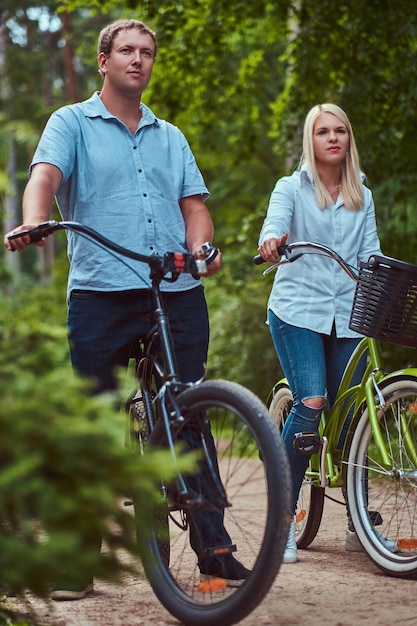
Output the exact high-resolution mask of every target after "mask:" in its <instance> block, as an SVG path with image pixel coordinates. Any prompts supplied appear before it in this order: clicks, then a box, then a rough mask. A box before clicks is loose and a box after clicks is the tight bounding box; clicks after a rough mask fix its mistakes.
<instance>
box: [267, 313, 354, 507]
mask: <svg viewBox="0 0 417 626" xmlns="http://www.w3.org/2000/svg"><path fill="white" fill-rule="evenodd" d="M268 321H269V327H270V331H271V335H272V340H273V342H274V346H275V350H276V352H277V355H278V358H279V361H280V363H281V367H282V369H283V372H284V375H285V377H286V379H287V380H288V384H289V387H290V389H291V392H292V395H293V406H292V409H291V411H290V414H289V416H288V419H287V421H286V422H285V426H284V429H283V432H282V437H283V441H284V444H285V448H286V450H287V453H288V458H289V462H290V469H291V476H292V483H293V485H292V486H293V505H294V512H295V510H296V506H297V500H298V494H299V491H300V488H301V484H302V482H303V478H304V474H305V472H306V469H307V467H308V464H309V457H308V456H304V455H300V454H296V453H295V452H294V449H293V440H294V435H295V434H296V433H299V432H308V433H317V432H318V425H319V422H320V416H321V413H322V409H323V407H324V404H325V402H326V400H327V401H328V402H329V405H330V406H332V404H333V402H334V400H335V398H336V394H337V389H338V386H339V383H340V381H341V379H342V376H343V372H344V370H345V367H346V365H347V363H348V361H349V359H350V357H351V355H352V352H353V350H354V349H355V347H356V346H357V344H358V343H359V341H360V340H359V339H351V338H341V339H339V338H337V337H336V332H335V328H334V326H333V329H332V332H331V334H330V335H324V334H322V333H318V332H315V331H312V330H308V329H306V328H298V327H296V326H291V325H290V324H286V323H285V322H283V321H282V320H280V319H279V318H278V317H277V316H276V315H275V314H274V313H273V312H272V311H268ZM365 367H366V357H364V358H363V359H362V360H361V363H360V365H359V367H358V368H357V370H356V372H355V374H354V377H353V379H352V383H353V384H357V383H359V382H360V380H361V378H362V376H363V373H364V371H365ZM309 398H323V399H324V401H323V407H321V408H318V409H316V408H312V407H309V406H307V405H306V404H305V401H306V400H308V399H309ZM347 426H348V425H345V429H346V431H347ZM345 435H346V432H345Z"/></svg>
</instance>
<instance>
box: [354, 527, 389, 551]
mask: <svg viewBox="0 0 417 626" xmlns="http://www.w3.org/2000/svg"><path fill="white" fill-rule="evenodd" d="M374 532H375V534H376V536H377V537H378V539H379V541H380V542H381V543H382V545H383V546H384V548H385V549H386V550H389V551H390V552H399V548H398V546H397V542H396V541H394V540H393V539H388V537H384V535H383V534H382V533H380V532H378V531H377V530H375V531H374ZM345 550H347V552H363V551H364V550H363V547H362V544H361V542H360V541H359V539H358V536H357V534H356V533H355V532H354V531H352V530H349V528H347V529H346V542H345Z"/></svg>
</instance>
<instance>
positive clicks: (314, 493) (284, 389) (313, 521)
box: [269, 383, 325, 550]
mask: <svg viewBox="0 0 417 626" xmlns="http://www.w3.org/2000/svg"><path fill="white" fill-rule="evenodd" d="M291 407H292V394H291V390H290V388H289V386H288V385H287V384H285V383H281V384H278V385H276V386H275V387H274V390H273V394H272V395H271V402H270V404H269V412H270V414H271V416H272V418H273V420H274V422H275V424H276V425H277V427H278V429H279V431H280V432H282V429H283V428H284V424H285V421H286V419H287V417H288V414H289V412H290V410H291ZM324 495H325V490H324V488H323V487H318V486H317V485H314V484H312V482H311V481H310V480H309V479H308V478H305V479H304V481H303V484H302V485H301V489H300V493H299V496H298V502H297V508H296V512H295V540H296V543H297V547H298V548H300V549H301V550H303V549H305V548H307V547H308V546H309V545H310V544H311V543H312V542H313V541H314V539H315V538H316V535H317V533H318V531H319V528H320V524H321V520H322V516H323V509H324Z"/></svg>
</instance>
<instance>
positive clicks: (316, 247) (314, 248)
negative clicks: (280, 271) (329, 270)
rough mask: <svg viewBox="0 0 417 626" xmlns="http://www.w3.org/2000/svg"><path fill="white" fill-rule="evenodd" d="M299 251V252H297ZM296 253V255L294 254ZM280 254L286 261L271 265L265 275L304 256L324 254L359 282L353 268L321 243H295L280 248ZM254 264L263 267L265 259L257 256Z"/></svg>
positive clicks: (281, 260) (282, 260)
mask: <svg viewBox="0 0 417 626" xmlns="http://www.w3.org/2000/svg"><path fill="white" fill-rule="evenodd" d="M295 251H297V252H295ZM294 252H295V254H294ZM278 254H279V255H280V257H285V258H284V259H282V258H281V259H280V260H279V261H277V262H276V263H273V264H272V265H270V266H269V267H268V268H267V269H266V270H265V271H264V272H263V275H264V276H266V274H269V272H272V270H274V269H276V268H278V267H279V266H280V265H284V264H286V263H293V262H294V261H296V260H297V259H299V258H300V257H302V256H303V255H304V254H323V255H325V256H328V257H330V258H331V259H334V260H335V261H337V263H339V265H340V267H341V268H342V269H343V270H344V271H345V272H346V274H347V275H348V276H349V277H350V278H351V279H352V280H354V281H357V280H358V276H357V274H356V273H355V272H354V270H353V269H352V268H351V266H350V265H348V264H347V263H346V261H345V260H344V259H343V258H342V257H341V256H340V255H339V254H338V253H337V252H335V251H334V250H332V248H329V247H328V246H325V245H324V244H321V243H313V242H311V241H294V242H293V243H288V244H285V245H284V246H279V247H278ZM253 262H254V263H255V265H262V263H266V261H265V259H263V258H262V257H261V255H260V254H257V255H256V256H255V257H254V258H253Z"/></svg>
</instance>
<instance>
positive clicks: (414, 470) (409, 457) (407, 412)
mask: <svg viewBox="0 0 417 626" xmlns="http://www.w3.org/2000/svg"><path fill="white" fill-rule="evenodd" d="M381 391H382V393H383V396H384V400H385V405H384V406H383V407H380V408H379V409H378V417H379V425H380V430H381V435H382V440H383V442H384V444H385V447H386V449H387V451H388V454H389V460H390V465H389V467H386V466H384V464H383V462H382V458H381V453H380V450H379V447H378V444H377V442H376V440H375V438H374V435H373V433H372V430H371V427H370V424H369V420H368V412H367V409H365V411H364V413H363V414H362V416H361V417H360V419H359V422H358V424H357V427H356V429H355V432H354V435H353V438H352V443H351V448H350V452H349V461H348V468H347V490H348V500H349V506H350V510H351V515H352V520H353V523H354V526H355V530H356V533H357V535H358V537H359V539H360V541H361V543H362V545H363V547H364V550H365V551H366V552H367V554H368V556H369V558H370V559H371V560H372V561H373V563H374V564H375V565H376V566H377V567H379V568H380V569H381V570H382V571H383V572H385V573H386V574H390V575H391V576H396V577H399V578H406V577H410V576H415V575H417V451H416V441H417V379H402V380H401V379H400V380H396V381H394V382H391V383H388V384H387V385H386V386H385V387H383V388H382V389H381ZM370 511H374V513H371V512H370ZM375 511H376V512H377V513H375Z"/></svg>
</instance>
